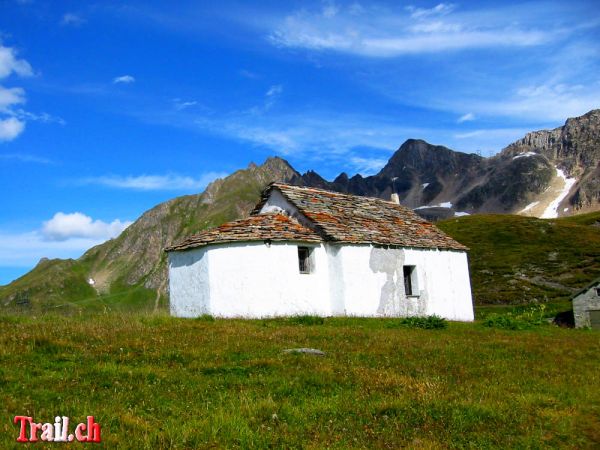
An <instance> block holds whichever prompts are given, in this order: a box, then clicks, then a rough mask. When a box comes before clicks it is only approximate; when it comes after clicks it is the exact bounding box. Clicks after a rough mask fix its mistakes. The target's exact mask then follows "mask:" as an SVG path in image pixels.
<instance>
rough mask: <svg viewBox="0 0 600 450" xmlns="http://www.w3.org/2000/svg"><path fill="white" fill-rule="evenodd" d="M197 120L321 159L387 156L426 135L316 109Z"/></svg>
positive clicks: (213, 128) (282, 150)
mask: <svg viewBox="0 0 600 450" xmlns="http://www.w3.org/2000/svg"><path fill="white" fill-rule="evenodd" d="M194 123H195V124H196V125H197V126H198V128H200V129H203V130H206V131H209V132H211V133H214V134H218V135H223V136H226V137H230V138H234V139H238V140H242V141H246V142H251V143H253V144H254V145H257V146H260V147H265V148H268V149H270V150H272V151H274V152H275V153H276V154H280V155H284V156H287V155H294V156H296V157H301V158H306V159H311V160H315V161H316V160H330V161H333V160H337V161H341V160H343V161H344V162H345V161H346V160H347V156H348V155H349V154H352V152H353V151H354V150H355V149H357V148H369V149H375V150H379V151H381V150H383V151H385V152H386V154H387V153H389V152H390V151H391V150H393V149H395V148H397V147H398V145H399V143H401V142H403V141H404V140H406V139H407V138H409V137H413V136H420V135H421V133H422V130H419V129H414V128H407V127H402V126H399V125H398V124H397V123H395V122H394V121H393V120H390V119H389V118H384V117H380V116H377V117H373V116H369V115H358V116H355V115H349V114H341V113H337V114H332V113H331V112H322V111H314V110H313V111H310V113H307V114H287V115H286V114H277V115H275V114H270V115H268V116H267V117H265V116H252V115H229V116H225V117H222V118H216V117H210V118H209V117H205V118H202V119H197V120H196V121H195V122H194ZM363 168H364V166H363Z"/></svg>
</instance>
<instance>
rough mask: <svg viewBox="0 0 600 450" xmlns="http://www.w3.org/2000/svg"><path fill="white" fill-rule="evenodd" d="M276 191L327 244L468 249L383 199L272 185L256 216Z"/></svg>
mask: <svg viewBox="0 0 600 450" xmlns="http://www.w3.org/2000/svg"><path fill="white" fill-rule="evenodd" d="M274 189H277V190H279V191H280V192H281V194H282V195H283V196H284V197H285V198H286V199H287V200H288V201H289V202H290V203H292V204H293V205H294V206H296V208H298V210H299V211H300V212H301V213H302V214H303V215H304V216H306V217H307V218H308V219H309V220H310V221H311V222H312V223H313V224H314V228H315V231H317V232H318V233H319V234H320V235H321V237H322V238H323V240H325V241H334V242H347V243H352V244H379V245H392V246H400V247H416V248H439V249H452V250H468V249H467V247H465V246H464V245H462V244H460V243H459V242H457V241H455V240H454V239H452V238H451V237H449V236H448V235H446V234H445V233H443V232H442V231H441V230H439V229H438V228H437V227H436V226H435V225H433V224H432V223H430V222H428V221H426V220H425V219H423V218H421V217H420V216H419V215H417V214H416V213H414V212H413V211H412V210H411V209H408V208H406V207H404V206H401V205H398V204H395V203H392V202H389V201H385V200H382V199H379V198H372V197H363V196H357V195H350V194H341V193H338V192H331V191H326V190H323V189H316V188H309V187H299V186H291V185H287V184H282V183H272V184H271V185H269V187H268V188H267V189H266V190H265V191H264V192H263V195H262V199H261V202H260V203H259V204H258V205H257V206H256V207H255V209H254V211H253V212H252V213H253V214H256V213H258V212H259V211H260V210H261V208H262V207H263V205H264V204H265V203H266V201H267V199H268V198H269V196H270V194H271V191H272V190H274Z"/></svg>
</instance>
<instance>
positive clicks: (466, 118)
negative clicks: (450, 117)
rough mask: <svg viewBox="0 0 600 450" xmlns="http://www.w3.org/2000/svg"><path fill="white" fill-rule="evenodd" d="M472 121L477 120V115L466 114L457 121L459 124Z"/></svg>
mask: <svg viewBox="0 0 600 450" xmlns="http://www.w3.org/2000/svg"><path fill="white" fill-rule="evenodd" d="M472 120H475V114H473V113H466V114H463V115H462V116H460V117H459V118H458V120H457V122H458V123H463V122H470V121H472Z"/></svg>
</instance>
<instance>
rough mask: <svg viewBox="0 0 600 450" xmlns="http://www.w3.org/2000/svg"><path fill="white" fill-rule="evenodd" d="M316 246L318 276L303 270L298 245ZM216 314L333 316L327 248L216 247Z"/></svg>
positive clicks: (279, 245)
mask: <svg viewBox="0 0 600 450" xmlns="http://www.w3.org/2000/svg"><path fill="white" fill-rule="evenodd" d="M299 245H300V246H307V247H312V248H313V252H312V255H311V258H312V264H313V267H314V271H313V273H310V274H302V273H300V271H299V268H298V246H299ZM209 253H210V267H209V276H210V288H211V292H210V294H211V302H210V307H211V314H213V315H215V316H219V317H271V316H290V315H299V314H312V315H320V316H329V315H331V308H330V304H329V277H328V264H327V254H326V252H325V248H324V246H323V245H314V244H313V245H310V244H301V243H300V244H298V243H277V242H273V243H271V245H270V246H267V245H266V244H264V243H263V242H254V243H235V244H224V245H219V246H212V247H211V250H210V251H209Z"/></svg>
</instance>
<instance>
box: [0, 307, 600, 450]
mask: <svg viewBox="0 0 600 450" xmlns="http://www.w3.org/2000/svg"><path fill="white" fill-rule="evenodd" d="M394 323H395V321H394V320H393V319H387V320H378V319H326V320H325V321H324V323H323V324H320V325H311V326H306V325H299V324H297V323H295V322H293V321H291V320H276V321H272V320H271V321H260V320H258V321H236V320H216V321H207V320H189V319H187V320H186V319H176V318H169V317H161V316H160V315H158V316H146V317H144V316H143V315H117V314H108V315H103V314H99V315H92V316H87V315H83V316H81V317H74V318H72V319H71V320H61V318H60V317H56V316H48V317H44V318H38V319H30V318H26V317H23V316H19V317H10V316H2V315H0V359H1V360H2V364H1V365H0V386H1V389H0V416H1V417H2V418H3V419H2V421H0V447H1V448H24V447H23V445H22V444H18V443H17V442H15V439H16V438H17V436H18V427H17V426H15V425H13V423H12V418H13V417H14V416H15V415H31V416H33V418H34V419H35V420H37V421H42V422H45V421H50V422H53V419H54V416H55V415H58V414H60V415H65V416H68V417H70V419H71V426H72V427H73V428H74V426H75V424H77V423H78V422H80V421H85V417H86V416H87V415H93V416H94V417H95V420H96V422H98V423H99V424H100V425H101V426H102V440H103V443H104V445H103V447H102V448H135V449H145V448H148V449H157V448H181V449H183V448H340V449H347V448H404V447H406V448H477V449H480V448H485V449H487V448H552V449H555V448H577V449H583V448H590V449H591V448H598V446H599V445H600V411H599V409H598V405H600V390H599V389H598V388H597V387H598V385H599V384H600V372H599V371H598V359H597V355H598V353H599V352H600V333H597V332H593V331H586V330H565V329H560V328H558V327H551V326H550V325H546V326H540V327H538V328H536V329H535V330H528V331H502V330H496V329H489V328H485V327H483V325H481V324H478V323H475V324H460V323H452V324H450V325H449V327H448V328H447V329H443V330H417V329H406V328H397V327H394V326H392V325H393V324H394ZM298 347H312V348H318V349H321V350H323V351H325V352H326V356H324V357H318V356H312V355H302V354H286V353H283V350H284V349H289V348H298ZM73 428H71V432H73ZM37 445H38V446H39V445H41V447H40V448H62V447H61V446H60V445H56V444H54V445H52V444H50V445H46V446H44V445H43V444H42V443H40V442H38V443H37ZM66 447H70V446H66ZM75 447H77V448H79V446H77V445H76V446H75ZM32 448H33V447H32Z"/></svg>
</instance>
